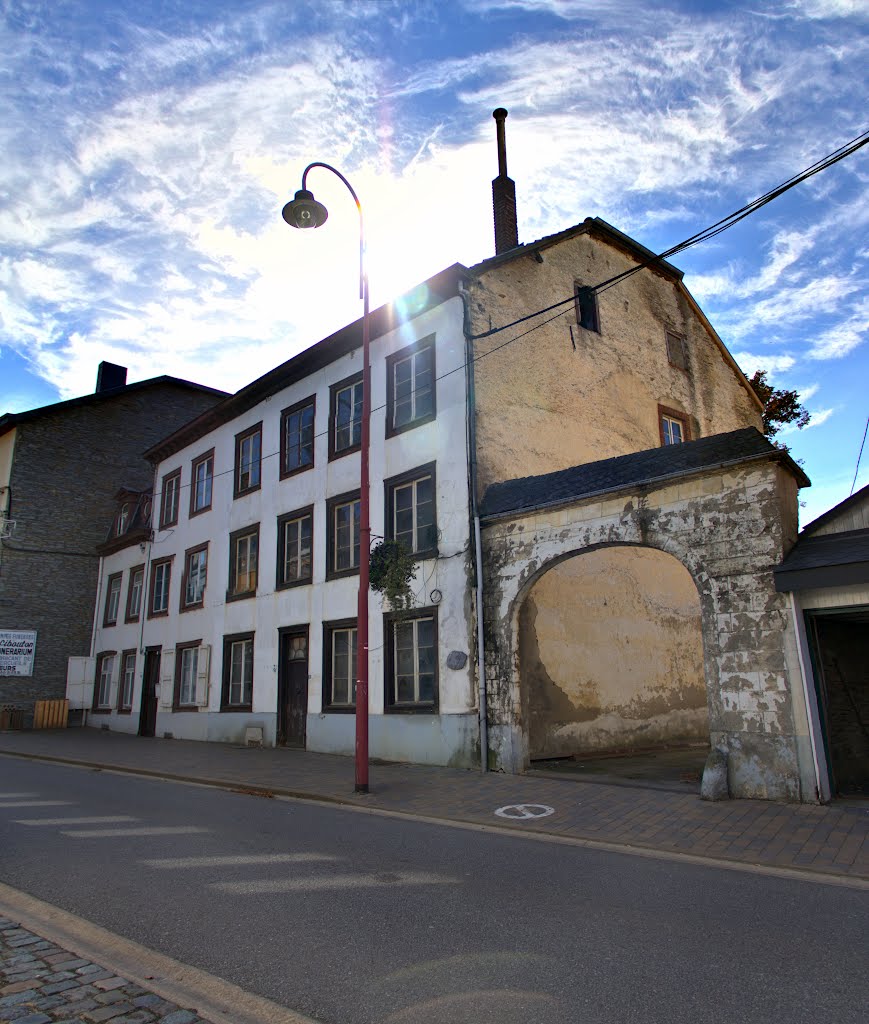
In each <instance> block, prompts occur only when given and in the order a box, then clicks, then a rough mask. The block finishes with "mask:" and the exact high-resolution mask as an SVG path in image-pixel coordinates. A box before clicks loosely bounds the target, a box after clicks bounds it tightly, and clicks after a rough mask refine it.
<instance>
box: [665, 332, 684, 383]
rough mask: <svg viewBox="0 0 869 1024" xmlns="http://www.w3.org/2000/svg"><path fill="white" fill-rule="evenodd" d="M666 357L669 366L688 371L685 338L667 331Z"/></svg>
mask: <svg viewBox="0 0 869 1024" xmlns="http://www.w3.org/2000/svg"><path fill="white" fill-rule="evenodd" d="M667 358H668V359H669V360H670V365H671V366H676V367H678V368H679V369H680V370H684V371H685V372H686V373H687V372H688V354H687V352H686V351H685V339H684V338H683V337H682V336H681V335H680V334H673V333H672V331H667Z"/></svg>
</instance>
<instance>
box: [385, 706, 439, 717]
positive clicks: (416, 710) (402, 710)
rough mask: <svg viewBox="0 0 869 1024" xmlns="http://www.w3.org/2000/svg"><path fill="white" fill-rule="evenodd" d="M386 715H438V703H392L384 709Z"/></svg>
mask: <svg viewBox="0 0 869 1024" xmlns="http://www.w3.org/2000/svg"><path fill="white" fill-rule="evenodd" d="M383 713H384V714H385V715H436V714H437V713H438V706H437V704H390V705H387V706H386V707H385V708H384V709H383Z"/></svg>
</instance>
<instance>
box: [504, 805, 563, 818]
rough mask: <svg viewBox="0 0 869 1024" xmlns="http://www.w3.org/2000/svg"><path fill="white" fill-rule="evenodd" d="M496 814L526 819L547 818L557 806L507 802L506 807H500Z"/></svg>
mask: <svg viewBox="0 0 869 1024" xmlns="http://www.w3.org/2000/svg"><path fill="white" fill-rule="evenodd" d="M495 814H497V815H498V817H499V818H511V819H512V820H513V821H524V820H526V819H527V818H547V817H549V815H550V814H555V808H554V807H549V806H548V805H547V804H507V805H506V806H505V807H499V808H498V810H497V811H495Z"/></svg>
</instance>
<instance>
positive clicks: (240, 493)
mask: <svg viewBox="0 0 869 1024" xmlns="http://www.w3.org/2000/svg"><path fill="white" fill-rule="evenodd" d="M253 437H259V455H258V456H257V459H256V483H253V484H249V485H248V486H247V487H242V484H241V449H242V445H243V444H244V442H245V441H247V440H248V439H249V438H253ZM253 465H254V463H253V462H251V475H253ZM233 467H234V468H233V474H232V480H233V490H232V496H233V498H241V497H244V495H245V494H253V493H254V492H255V491H258V490H259V489H260V488H261V487H262V469H263V421H262V420H260V421H259V423H254V425H253V426H252V427H248V428H247V430H242V431H240V432H239V433H238V434H236V435H235V461H234V463H233ZM212 477H213V474H212ZM212 489H213V483H212Z"/></svg>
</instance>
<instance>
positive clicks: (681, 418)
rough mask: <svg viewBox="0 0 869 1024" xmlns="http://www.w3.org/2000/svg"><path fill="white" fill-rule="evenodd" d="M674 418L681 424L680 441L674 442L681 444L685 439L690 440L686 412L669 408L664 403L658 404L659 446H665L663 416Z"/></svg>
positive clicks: (689, 427) (689, 428)
mask: <svg viewBox="0 0 869 1024" xmlns="http://www.w3.org/2000/svg"><path fill="white" fill-rule="evenodd" d="M665 417H666V418H667V419H670V420H675V421H677V422H678V423H680V424H681V426H682V441H681V442H676V443H677V444H683V443H684V442H685V441H690V440H691V426H690V423H689V420H688V414H687V413H684V412H680V411H679V410H678V409H671V408H669V407H668V406H666V405H659V406H658V432H659V434H660V438H661V447H662V448H663V447H666V446H667V440H666V436H665V434H664V418H665Z"/></svg>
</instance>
